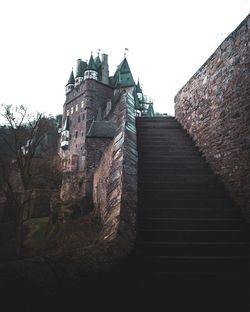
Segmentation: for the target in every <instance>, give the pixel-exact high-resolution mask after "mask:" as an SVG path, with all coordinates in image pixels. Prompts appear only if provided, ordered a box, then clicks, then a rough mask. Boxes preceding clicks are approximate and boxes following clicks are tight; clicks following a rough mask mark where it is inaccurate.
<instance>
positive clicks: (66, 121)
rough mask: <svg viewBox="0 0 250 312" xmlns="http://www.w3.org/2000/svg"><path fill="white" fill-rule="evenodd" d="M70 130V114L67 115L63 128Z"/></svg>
mask: <svg viewBox="0 0 250 312" xmlns="http://www.w3.org/2000/svg"><path fill="white" fill-rule="evenodd" d="M68 130H69V116H67V117H66V120H65V121H64V125H63V129H62V131H68Z"/></svg>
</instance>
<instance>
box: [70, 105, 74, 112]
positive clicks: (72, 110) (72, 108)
mask: <svg viewBox="0 0 250 312" xmlns="http://www.w3.org/2000/svg"><path fill="white" fill-rule="evenodd" d="M73 112H74V107H73V106H72V107H71V111H70V113H71V114H73Z"/></svg>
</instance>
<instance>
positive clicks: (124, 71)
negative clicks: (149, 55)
mask: <svg viewBox="0 0 250 312" xmlns="http://www.w3.org/2000/svg"><path fill="white" fill-rule="evenodd" d="M114 80H115V84H116V83H117V82H120V84H121V86H122V87H128V86H134V85H135V82H134V79H133V76H132V73H131V71H130V68H129V65H128V61H127V59H126V58H124V59H123V61H122V62H121V64H120V65H119V66H118V67H117V70H116V72H115V75H114Z"/></svg>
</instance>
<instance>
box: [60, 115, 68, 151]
mask: <svg viewBox="0 0 250 312" xmlns="http://www.w3.org/2000/svg"><path fill="white" fill-rule="evenodd" d="M68 147H69V116H66V119H65V121H64V126H63V129H62V132H61V148H62V149H63V150H66V149H67V148H68Z"/></svg>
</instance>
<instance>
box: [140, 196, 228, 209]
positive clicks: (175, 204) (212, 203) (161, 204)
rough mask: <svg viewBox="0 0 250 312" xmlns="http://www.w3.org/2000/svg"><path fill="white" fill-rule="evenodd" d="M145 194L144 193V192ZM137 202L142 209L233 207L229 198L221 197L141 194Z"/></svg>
mask: <svg viewBox="0 0 250 312" xmlns="http://www.w3.org/2000/svg"><path fill="white" fill-rule="evenodd" d="M145 194H146V193H145ZM139 204H140V206H141V208H142V209H149V208H151V209H152V208H153V207H155V208H157V209H159V208H161V209H162V208H164V209H168V208H176V209H179V208H182V209H190V208H200V207H202V208H216V209H221V208H228V207H233V203H232V201H231V200H230V199H227V198H222V199H220V198H219V199H213V198H205V199H204V198H201V199H197V198H192V199H189V198H187V199H185V198H177V199H175V198H169V199H168V198H161V199H157V198H152V197H150V196H147V197H146V196H145V195H143V196H142V197H139Z"/></svg>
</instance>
